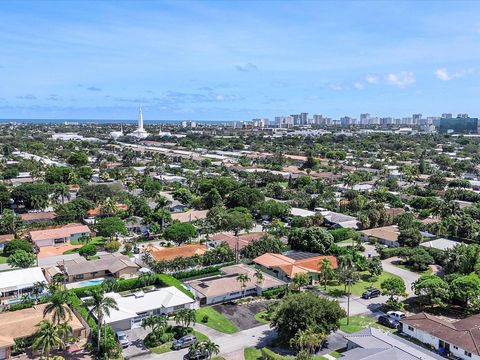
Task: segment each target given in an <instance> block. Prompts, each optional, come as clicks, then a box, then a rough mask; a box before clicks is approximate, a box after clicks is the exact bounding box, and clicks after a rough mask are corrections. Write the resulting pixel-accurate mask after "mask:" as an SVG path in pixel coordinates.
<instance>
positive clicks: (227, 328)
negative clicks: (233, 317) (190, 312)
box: [197, 306, 238, 334]
mask: <svg viewBox="0 0 480 360" xmlns="http://www.w3.org/2000/svg"><path fill="white" fill-rule="evenodd" d="M205 316H207V317H208V322H206V323H204V322H203V321H202V319H203V318H204V317H205ZM197 323H199V324H203V325H206V326H209V327H211V328H212V329H215V330H217V331H220V332H222V333H225V334H234V333H236V332H237V331H238V329H237V327H236V326H235V325H234V324H233V323H232V322H231V321H230V320H228V319H227V318H226V317H224V316H223V315H222V314H220V313H219V312H218V311H216V310H214V309H213V308H211V307H210V306H205V307H201V308H200V309H198V310H197Z"/></svg>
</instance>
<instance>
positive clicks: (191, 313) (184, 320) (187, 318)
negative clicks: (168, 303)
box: [175, 309, 196, 328]
mask: <svg viewBox="0 0 480 360" xmlns="http://www.w3.org/2000/svg"><path fill="white" fill-rule="evenodd" d="M175 322H176V323H177V324H180V325H181V326H182V327H184V328H188V327H189V326H190V324H193V325H195V322H196V312H195V310H192V309H182V310H179V311H177V312H176V313H175Z"/></svg>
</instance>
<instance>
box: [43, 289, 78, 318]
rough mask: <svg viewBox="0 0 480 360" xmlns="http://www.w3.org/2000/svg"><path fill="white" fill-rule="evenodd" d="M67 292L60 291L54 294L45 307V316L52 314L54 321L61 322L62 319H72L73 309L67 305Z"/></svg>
mask: <svg viewBox="0 0 480 360" xmlns="http://www.w3.org/2000/svg"><path fill="white" fill-rule="evenodd" d="M67 300H68V299H67V292H66V291H58V292H56V293H54V294H53V295H52V297H51V298H50V302H49V303H48V304H47V306H45V309H43V317H46V316H47V315H48V314H50V313H51V314H52V321H53V322H54V323H55V324H59V323H60V322H62V321H66V320H71V319H72V311H71V310H70V308H69V307H68V305H67Z"/></svg>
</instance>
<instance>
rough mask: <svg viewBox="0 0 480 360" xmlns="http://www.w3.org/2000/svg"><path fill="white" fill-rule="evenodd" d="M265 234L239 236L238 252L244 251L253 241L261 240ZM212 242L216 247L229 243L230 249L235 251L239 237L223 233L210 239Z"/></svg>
mask: <svg viewBox="0 0 480 360" xmlns="http://www.w3.org/2000/svg"><path fill="white" fill-rule="evenodd" d="M264 235H265V234H264V233H261V232H257V233H248V234H242V235H240V236H238V250H242V249H243V248H244V247H245V246H247V245H248V244H250V243H251V242H252V241H257V240H260V239H261V238H262V237H263V236H264ZM209 240H210V241H211V242H214V243H215V245H217V246H218V245H220V244H221V243H227V245H228V246H229V247H230V249H232V250H235V249H236V248H237V237H236V236H235V235H233V234H232V233H227V232H222V233H218V234H215V235H211V236H210V237H209Z"/></svg>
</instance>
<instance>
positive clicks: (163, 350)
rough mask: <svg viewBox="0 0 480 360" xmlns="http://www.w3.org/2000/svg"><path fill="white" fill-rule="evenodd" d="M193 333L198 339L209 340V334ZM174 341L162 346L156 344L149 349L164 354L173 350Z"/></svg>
mask: <svg viewBox="0 0 480 360" xmlns="http://www.w3.org/2000/svg"><path fill="white" fill-rule="evenodd" d="M193 335H195V336H196V337H197V340H198V341H206V340H208V336H206V335H205V334H202V333H199V332H198V331H194V332H193ZM172 345H173V341H169V342H166V343H165V344H162V345H160V346H155V347H153V348H149V350H150V351H151V352H153V353H155V354H164V353H166V352H169V351H172Z"/></svg>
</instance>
